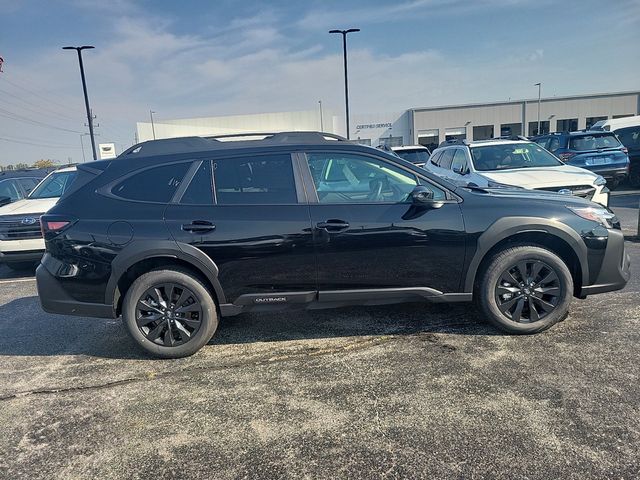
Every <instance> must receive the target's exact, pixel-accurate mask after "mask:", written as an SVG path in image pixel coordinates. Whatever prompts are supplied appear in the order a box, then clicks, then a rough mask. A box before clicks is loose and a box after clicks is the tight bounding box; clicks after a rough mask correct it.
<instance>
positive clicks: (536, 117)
mask: <svg viewBox="0 0 640 480" xmlns="http://www.w3.org/2000/svg"><path fill="white" fill-rule="evenodd" d="M538 109H539V113H538ZM638 114H640V91H635V92H618V93H603V94H592V95H579V96H578V95H576V96H567V97H552V98H542V99H541V100H540V102H539V103H538V99H537V98H536V99H526V100H513V101H511V100H510V101H506V102H492V103H478V104H469V105H448V106H440V107H424V108H410V109H408V110H403V111H397V112H388V113H373V114H357V113H355V114H354V113H352V115H351V119H350V136H351V139H352V140H355V141H358V142H360V143H364V144H368V145H373V146H376V145H380V144H387V145H390V146H400V145H415V144H422V145H426V146H428V147H430V148H435V146H437V145H438V144H439V143H440V142H442V141H444V140H449V139H466V140H485V139H488V138H493V137H497V136H502V135H526V136H532V135H536V134H537V133H538V121H539V123H540V133H549V132H561V131H574V130H581V129H585V128H589V127H590V126H591V125H593V124H594V123H595V122H597V121H599V120H604V119H610V118H621V117H625V116H632V115H638ZM296 130H297V131H300V130H322V131H325V132H330V133H337V134H339V135H345V133H346V128H345V123H344V116H343V114H342V112H335V111H330V110H327V109H325V110H324V111H322V110H321V109H320V108H319V109H318V110H309V111H302V112H280V113H261V114H250V115H231V116H220V117H205V118H190V119H176V120H160V121H156V122H154V124H153V125H152V124H151V123H150V122H140V123H138V124H137V134H138V138H139V140H140V141H144V140H150V139H152V138H154V137H155V138H171V137H183V136H191V135H198V136H210V135H225V134H241V133H255V132H279V131H296Z"/></svg>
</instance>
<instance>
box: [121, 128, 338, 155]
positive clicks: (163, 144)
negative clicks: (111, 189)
mask: <svg viewBox="0 0 640 480" xmlns="http://www.w3.org/2000/svg"><path fill="white" fill-rule="evenodd" d="M253 137H261V138H259V139H253V140H247V139H251V138H253ZM234 138H235V139H238V140H235V141H234V140H232V139H234ZM221 140H222V141H221ZM336 141H338V142H348V141H349V140H347V139H346V138H344V137H341V136H340V135H335V134H333V133H324V132H306V131H304V132H303V131H301V132H277V133H260V132H255V133H253V132H250V133H234V134H225V135H212V136H205V137H178V138H163V139H160V140H148V141H146V142H141V143H138V144H136V145H133V146H132V147H129V148H128V149H126V150H125V151H124V152H122V153H121V154H120V155H118V158H122V157H127V156H132V155H133V156H136V157H138V156H140V157H142V156H144V157H146V156H150V155H167V154H171V153H185V152H195V151H206V150H215V149H218V148H230V147H234V146H246V147H254V146H260V145H274V144H287V143H289V144H318V143H320V144H321V143H328V142H336Z"/></svg>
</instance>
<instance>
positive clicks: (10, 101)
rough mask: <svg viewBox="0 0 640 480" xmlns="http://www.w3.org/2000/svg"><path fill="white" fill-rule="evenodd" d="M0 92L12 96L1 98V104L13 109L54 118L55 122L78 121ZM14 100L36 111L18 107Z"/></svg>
mask: <svg viewBox="0 0 640 480" xmlns="http://www.w3.org/2000/svg"><path fill="white" fill-rule="evenodd" d="M0 92H2V93H5V94H7V95H12V96H11V97H10V98H3V99H2V102H3V103H8V104H9V105H13V106H14V107H17V108H20V109H24V110H27V111H30V112H32V113H36V114H38V115H44V116H48V117H51V118H55V119H56V120H62V121H65V122H69V121H70V122H77V121H78V119H77V118H71V117H68V116H66V115H63V114H61V113H56V112H53V111H52V110H48V109H45V108H44V107H42V106H41V105H40V106H39V105H36V104H34V103H31V102H28V101H26V100H25V99H23V98H20V97H16V96H13V94H12V93H11V92H7V91H6V90H3V89H1V88H0ZM15 100H19V101H20V102H23V103H25V104H27V105H32V106H34V107H36V108H37V109H38V110H36V109H34V108H30V107H27V106H25V105H20V104H19V103H16V102H15Z"/></svg>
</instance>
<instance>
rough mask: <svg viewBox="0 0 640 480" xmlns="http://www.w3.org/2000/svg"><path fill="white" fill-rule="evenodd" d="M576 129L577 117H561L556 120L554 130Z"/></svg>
mask: <svg viewBox="0 0 640 480" xmlns="http://www.w3.org/2000/svg"><path fill="white" fill-rule="evenodd" d="M576 130H578V119H577V118H563V119H561V120H558V121H557V122H556V132H575V131H576Z"/></svg>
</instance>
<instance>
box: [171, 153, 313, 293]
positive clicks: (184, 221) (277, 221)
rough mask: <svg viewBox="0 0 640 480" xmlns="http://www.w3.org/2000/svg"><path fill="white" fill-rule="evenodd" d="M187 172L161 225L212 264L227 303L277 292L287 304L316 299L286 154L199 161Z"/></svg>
mask: <svg viewBox="0 0 640 480" xmlns="http://www.w3.org/2000/svg"><path fill="white" fill-rule="evenodd" d="M193 168H195V170H194V171H192V172H191V173H192V175H193V178H191V179H190V180H189V181H188V184H185V188H184V192H183V193H182V194H181V196H180V199H179V201H177V202H175V203H172V204H171V205H169V206H168V207H167V209H166V211H165V221H166V223H167V225H168V227H169V230H170V231H171V234H172V235H173V237H174V238H175V239H176V240H177V241H178V242H181V243H183V244H184V243H186V244H189V245H192V246H194V247H196V248H198V249H200V250H201V251H203V252H204V253H205V254H206V255H208V256H209V257H210V258H211V259H212V260H213V262H214V263H215V264H216V266H217V267H218V270H219V272H218V279H219V280H220V284H221V286H222V288H223V290H224V293H225V296H226V297H227V298H226V300H227V302H229V303H231V302H234V301H237V300H238V298H239V297H240V296H242V295H244V296H245V297H244V300H239V302H240V303H243V302H244V301H246V302H249V303H251V302H254V301H256V298H257V297H256V295H258V296H260V295H263V296H264V295H269V294H274V293H279V292H291V295H287V299H286V301H287V302H289V303H291V302H297V301H308V300H309V299H310V297H315V292H316V265H315V256H314V244H313V236H312V231H311V221H310V218H309V206H308V205H307V204H306V202H305V196H304V190H303V189H302V188H300V189H298V187H297V184H298V183H299V182H298V181H297V180H296V178H297V174H296V173H295V172H294V166H293V164H292V160H291V155H290V154H288V153H286V154H271V155H248V156H240V157H238V156H235V157H233V156H230V157H226V158H215V159H203V160H200V161H198V163H197V164H196V165H195V166H194V167H193ZM187 176H189V174H188V175H187ZM257 301H260V300H259V299H258V300H257Z"/></svg>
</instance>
